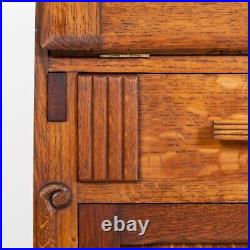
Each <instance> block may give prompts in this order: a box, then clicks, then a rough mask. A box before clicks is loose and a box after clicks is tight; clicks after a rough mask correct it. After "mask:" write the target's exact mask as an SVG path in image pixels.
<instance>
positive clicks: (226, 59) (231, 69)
mask: <svg viewBox="0 0 250 250" xmlns="http://www.w3.org/2000/svg"><path fill="white" fill-rule="evenodd" d="M49 71H50V72H61V71H65V72H70V71H75V72H83V73H86V72H87V73H248V57H247V56H152V57H150V58H120V59H119V58H112V59H110V58H57V57H51V58H49Z"/></svg>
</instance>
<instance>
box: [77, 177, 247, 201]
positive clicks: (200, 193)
mask: <svg viewBox="0 0 250 250" xmlns="http://www.w3.org/2000/svg"><path fill="white" fill-rule="evenodd" d="M247 201H248V184H247V181H246V182H245V183H241V184H237V183H234V182H232V181H231V182H229V181H228V182H223V183H217V182H209V183H207V182H199V183H197V182H190V183H184V184H183V183H178V182H175V183H169V182H138V183H98V184H92V183H79V184H78V203H246V202H247Z"/></svg>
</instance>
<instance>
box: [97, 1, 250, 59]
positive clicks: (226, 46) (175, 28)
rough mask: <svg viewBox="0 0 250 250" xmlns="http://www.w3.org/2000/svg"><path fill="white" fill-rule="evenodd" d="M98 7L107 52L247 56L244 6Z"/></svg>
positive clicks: (106, 5)
mask: <svg viewBox="0 0 250 250" xmlns="http://www.w3.org/2000/svg"><path fill="white" fill-rule="evenodd" d="M101 9H102V18H101V22H102V40H103V43H102V50H105V51H107V52H109V53H136V52H140V53H144V52H145V53H151V54H156V53H165V54H166V53H171V54H174V53H181V54H184V53H192V54H194V53H199V54H202V53H213V54H214V53H239V52H241V53H246V52H247V34H248V32H247V26H248V25H247V24H248V6H247V3H218V2H217V3H205V4H204V3H197V2H190V3H176V2H175V3H174V2H172V3H166V2H164V3H152V2H148V3H146V2H143V3H140V2H137V3H129V2H127V3H125V2H124V3H121V2H116V3H108V2H106V3H102V5H101ZM138 20H140V21H138Z"/></svg>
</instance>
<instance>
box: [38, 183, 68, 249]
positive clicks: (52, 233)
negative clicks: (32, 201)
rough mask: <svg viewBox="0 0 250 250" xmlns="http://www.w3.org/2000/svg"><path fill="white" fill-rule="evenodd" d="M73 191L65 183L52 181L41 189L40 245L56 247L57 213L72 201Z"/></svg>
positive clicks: (42, 246) (41, 246)
mask: <svg viewBox="0 0 250 250" xmlns="http://www.w3.org/2000/svg"><path fill="white" fill-rule="evenodd" d="M71 197H72V194H71V191H70V189H69V188H68V187H67V186H66V185H65V184H63V183H50V184H47V185H46V186H44V187H43V188H42V189H41V190H40V207H41V211H42V213H41V215H40V216H39V218H40V221H39V247H40V248H54V247H56V213H57V211H58V210H60V209H63V208H66V207H67V206H68V205H69V204H70V202H71Z"/></svg>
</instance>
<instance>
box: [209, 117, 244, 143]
mask: <svg viewBox="0 0 250 250" xmlns="http://www.w3.org/2000/svg"><path fill="white" fill-rule="evenodd" d="M213 133H214V138H215V139H217V140H222V141H248V121H247V120H216V121H214V123H213Z"/></svg>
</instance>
